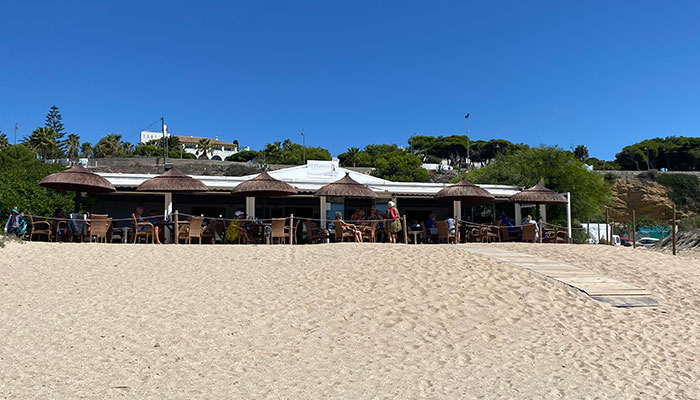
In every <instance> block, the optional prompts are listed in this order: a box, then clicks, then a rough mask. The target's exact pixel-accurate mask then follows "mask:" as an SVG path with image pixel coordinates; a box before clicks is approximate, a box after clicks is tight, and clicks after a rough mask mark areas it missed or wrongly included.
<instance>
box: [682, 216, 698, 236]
mask: <svg viewBox="0 0 700 400" xmlns="http://www.w3.org/2000/svg"><path fill="white" fill-rule="evenodd" d="M678 230H679V231H683V232H688V231H697V230H700V215H696V216H694V217H688V218H683V219H682V220H680V222H679V223H678Z"/></svg>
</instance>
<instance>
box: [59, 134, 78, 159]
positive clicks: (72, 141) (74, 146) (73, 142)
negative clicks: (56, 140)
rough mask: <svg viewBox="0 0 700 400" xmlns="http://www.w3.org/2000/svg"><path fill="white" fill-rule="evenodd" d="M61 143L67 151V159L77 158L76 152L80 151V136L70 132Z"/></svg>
mask: <svg viewBox="0 0 700 400" xmlns="http://www.w3.org/2000/svg"><path fill="white" fill-rule="evenodd" d="M62 144H63V148H64V149H65V151H66V153H68V158H69V159H71V160H72V159H74V158H78V152H79V151H80V136H78V135H76V134H75V133H71V134H70V135H68V137H67V138H66V140H64V141H63V143H62Z"/></svg>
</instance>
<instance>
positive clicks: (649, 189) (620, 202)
mask: <svg viewBox="0 0 700 400" xmlns="http://www.w3.org/2000/svg"><path fill="white" fill-rule="evenodd" d="M612 192H613V193H612V194H613V203H612V205H611V209H610V218H612V219H613V220H614V221H631V220H632V210H633V209H634V210H636V211H637V219H640V218H653V219H655V220H657V221H666V220H669V219H671V214H672V210H673V202H672V201H671V198H670V197H669V192H668V189H667V188H666V187H665V186H663V185H661V184H659V183H657V182H653V181H649V180H644V179H639V178H625V179H618V180H617V181H615V184H614V185H613V190H612Z"/></svg>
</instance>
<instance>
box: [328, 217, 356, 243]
mask: <svg viewBox="0 0 700 400" xmlns="http://www.w3.org/2000/svg"><path fill="white" fill-rule="evenodd" d="M333 226H334V227H335V241H336V242H344V241H345V239H346V238H348V239H350V241H351V242H354V241H355V234H354V233H353V232H346V231H345V230H344V229H343V225H342V224H341V222H340V220H335V221H334V222H333Z"/></svg>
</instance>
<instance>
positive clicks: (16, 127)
mask: <svg viewBox="0 0 700 400" xmlns="http://www.w3.org/2000/svg"><path fill="white" fill-rule="evenodd" d="M17 129H19V127H18V126H17V123H16V122H15V146H17Z"/></svg>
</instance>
